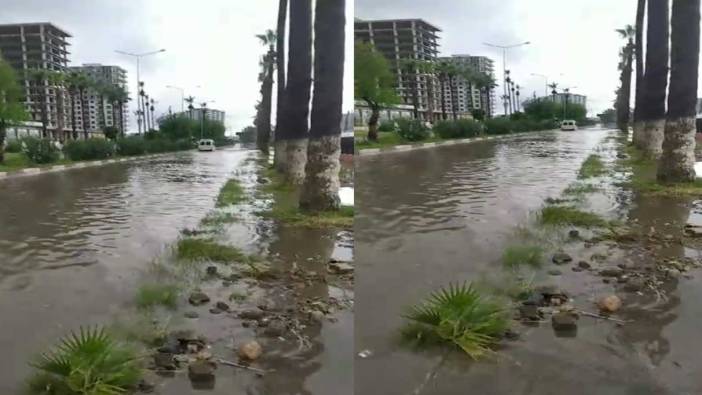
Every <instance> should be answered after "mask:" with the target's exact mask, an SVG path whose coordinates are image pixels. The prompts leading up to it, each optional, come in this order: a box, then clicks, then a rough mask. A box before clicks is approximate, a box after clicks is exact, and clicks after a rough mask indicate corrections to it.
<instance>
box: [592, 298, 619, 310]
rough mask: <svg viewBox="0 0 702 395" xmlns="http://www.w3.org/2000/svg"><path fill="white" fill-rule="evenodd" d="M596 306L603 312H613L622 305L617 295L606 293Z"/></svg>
mask: <svg viewBox="0 0 702 395" xmlns="http://www.w3.org/2000/svg"><path fill="white" fill-rule="evenodd" d="M597 306H599V308H600V310H602V311H603V312H605V313H614V312H616V311H617V310H619V308H621V307H622V300H621V299H619V297H618V296H617V295H607V296H604V297H602V298H600V300H599V301H598V302H597Z"/></svg>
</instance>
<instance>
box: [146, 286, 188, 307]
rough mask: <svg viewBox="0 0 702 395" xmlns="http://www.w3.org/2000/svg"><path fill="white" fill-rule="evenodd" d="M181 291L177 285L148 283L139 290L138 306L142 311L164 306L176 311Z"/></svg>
mask: <svg viewBox="0 0 702 395" xmlns="http://www.w3.org/2000/svg"><path fill="white" fill-rule="evenodd" d="M179 293H180V289H179V287H178V286H177V285H175V284H161V283H148V284H144V285H142V286H141V287H139V289H138V290H137V295H136V305H137V307H138V308H140V309H150V308H153V307H156V306H164V307H167V308H169V309H175V308H176V307H177V305H178V295H179Z"/></svg>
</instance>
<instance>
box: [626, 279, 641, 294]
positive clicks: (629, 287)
mask: <svg viewBox="0 0 702 395" xmlns="http://www.w3.org/2000/svg"><path fill="white" fill-rule="evenodd" d="M645 286H646V280H644V279H643V278H640V277H634V278H632V279H631V280H629V282H627V283H626V284H625V285H624V290H625V291H627V292H639V291H641V290H642V289H644V287H645Z"/></svg>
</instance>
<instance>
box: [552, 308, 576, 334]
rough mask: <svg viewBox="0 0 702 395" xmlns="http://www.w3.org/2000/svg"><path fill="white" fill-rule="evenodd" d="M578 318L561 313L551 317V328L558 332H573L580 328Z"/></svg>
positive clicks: (571, 314) (568, 313) (569, 313)
mask: <svg viewBox="0 0 702 395" xmlns="http://www.w3.org/2000/svg"><path fill="white" fill-rule="evenodd" d="M577 321H578V316H577V315H575V314H573V313H571V312H565V311H561V312H558V313H556V314H554V315H553V316H551V326H553V329H554V330H556V331H572V330H575V329H577V328H578V323H577Z"/></svg>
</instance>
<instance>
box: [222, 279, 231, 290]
mask: <svg viewBox="0 0 702 395" xmlns="http://www.w3.org/2000/svg"><path fill="white" fill-rule="evenodd" d="M222 286H223V287H225V288H227V287H231V286H232V282H231V281H229V280H224V281H222Z"/></svg>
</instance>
